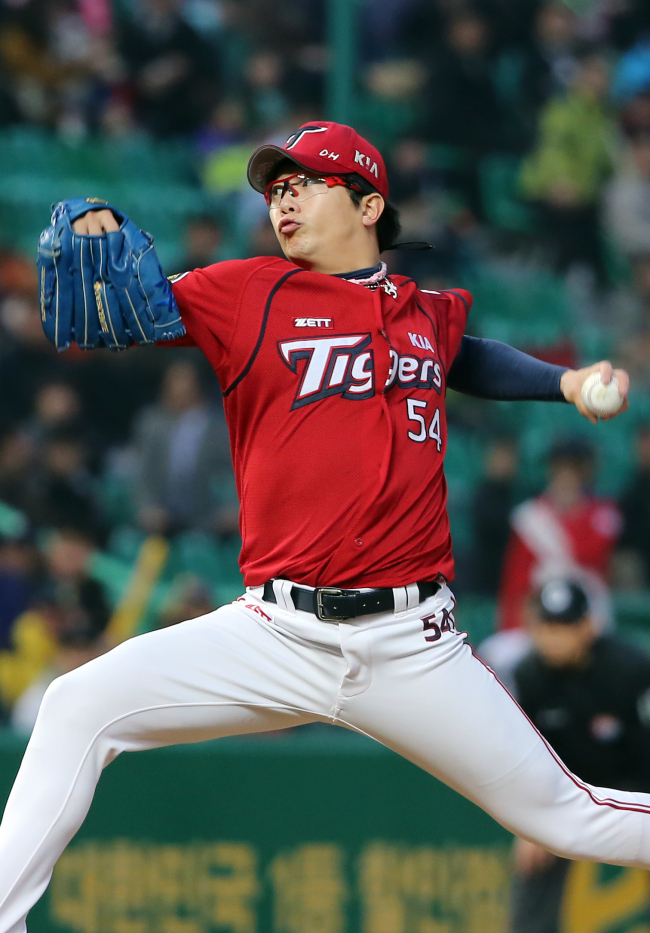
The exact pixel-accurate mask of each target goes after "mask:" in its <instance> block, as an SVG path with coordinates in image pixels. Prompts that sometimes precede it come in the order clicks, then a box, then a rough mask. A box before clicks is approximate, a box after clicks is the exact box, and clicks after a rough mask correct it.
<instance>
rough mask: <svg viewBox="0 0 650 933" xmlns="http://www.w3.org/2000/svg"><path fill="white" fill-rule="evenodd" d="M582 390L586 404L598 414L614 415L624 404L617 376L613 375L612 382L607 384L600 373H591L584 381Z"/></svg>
mask: <svg viewBox="0 0 650 933" xmlns="http://www.w3.org/2000/svg"><path fill="white" fill-rule="evenodd" d="M581 391H582V401H583V402H584V403H585V406H586V407H587V408H588V409H589V411H593V412H594V414H596V415H612V414H614V412H615V411H618V410H619V408H620V407H621V405H622V404H623V396H622V395H620V394H619V391H618V379H617V378H616V376H612V380H611V382H608V383H607V384H605V383H604V382H603V378H602V375H601V374H600V373H591V375H589V376H587V378H586V379H585V381H584V382H583V383H582V390H581Z"/></svg>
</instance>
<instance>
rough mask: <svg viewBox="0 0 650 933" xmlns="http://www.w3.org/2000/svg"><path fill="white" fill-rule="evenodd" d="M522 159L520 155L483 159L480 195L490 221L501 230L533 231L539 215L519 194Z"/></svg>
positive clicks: (504, 155)
mask: <svg viewBox="0 0 650 933" xmlns="http://www.w3.org/2000/svg"><path fill="white" fill-rule="evenodd" d="M520 164H521V160H520V158H519V157H518V156H515V155H511V154H508V153H505V154H493V155H489V156H485V157H484V158H483V159H482V160H481V164H480V168H479V176H480V182H481V198H482V201H483V209H484V211H485V215H486V217H487V220H488V221H489V222H490V223H491V224H492V225H493V226H494V227H496V228H497V229H498V230H504V231H507V232H509V233H523V234H530V233H534V232H535V231H536V229H537V215H536V213H535V211H534V210H533V208H531V207H529V206H528V205H527V204H524V203H523V202H522V201H521V199H520V198H519V197H518V195H517V183H518V177H519V169H520Z"/></svg>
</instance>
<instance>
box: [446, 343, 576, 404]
mask: <svg viewBox="0 0 650 933" xmlns="http://www.w3.org/2000/svg"><path fill="white" fill-rule="evenodd" d="M566 370H567V367H566V366H555V365H553V364H552V363H544V362H542V360H536V359H535V357H533V356H529V355H528V354H527V353H522V352H521V350H515V348H514V347H510V346H508V344H506V343H499V341H498V340H484V339H483V338H481V337H468V336H464V337H463V339H462V341H461V344H460V350H459V351H458V355H457V356H456V359H455V360H454V362H453V363H452V366H451V369H450V370H449V374H448V376H447V385H448V387H449V388H450V389H455V390H456V392H462V393H463V394H464V395H474V396H477V397H478V398H488V399H495V400H500V401H504V400H511V401H530V400H537V401H542V402H564V401H566V399H565V398H564V396H563V395H562V393H561V391H560V378H561V377H562V373H564V372H566Z"/></svg>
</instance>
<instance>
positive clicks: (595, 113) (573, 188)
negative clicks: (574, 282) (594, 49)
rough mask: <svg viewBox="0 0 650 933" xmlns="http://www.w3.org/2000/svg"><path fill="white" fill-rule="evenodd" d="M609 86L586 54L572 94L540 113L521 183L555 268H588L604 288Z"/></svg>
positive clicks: (601, 63)
mask: <svg viewBox="0 0 650 933" xmlns="http://www.w3.org/2000/svg"><path fill="white" fill-rule="evenodd" d="M608 86H609V67H608V64H607V61H606V60H605V58H604V57H603V56H602V55H600V54H595V53H590V54H588V55H585V56H583V57H582V58H581V59H580V61H579V66H578V69H577V71H576V74H575V77H574V79H573V81H572V83H571V85H570V87H569V89H568V91H567V92H566V93H565V94H562V95H560V96H558V97H554V98H552V99H551V100H550V101H549V102H548V103H547V104H546V106H545V107H544V108H543V110H542V111H541V114H540V118H539V126H538V138H537V143H536V145H535V147H534V149H533V151H532V152H531V153H530V154H529V155H528V157H527V158H526V159H525V160H524V163H523V166H522V170H521V179H520V181H521V188H522V191H523V193H524V195H525V196H526V197H527V198H529V199H530V200H531V201H534V202H536V203H537V204H538V205H539V207H540V210H541V213H542V217H543V219H544V226H545V228H546V234H547V240H548V245H549V249H550V253H551V257H552V260H553V264H554V266H555V268H556V270H557V271H559V272H563V271H566V270H567V269H568V268H570V267H571V266H573V265H575V264H583V265H587V266H590V267H591V268H592V269H593V270H594V272H595V273H596V276H597V278H598V281H599V282H600V283H601V284H604V283H605V281H606V276H605V270H604V263H603V256H602V249H601V243H600V230H599V222H598V207H599V202H600V198H601V194H602V191H603V188H604V185H605V183H606V181H607V179H608V177H609V176H610V174H611V173H612V171H613V162H614V153H615V150H616V142H617V137H616V127H615V123H614V120H613V118H612V116H611V115H610V113H609V110H608V106H607V92H608Z"/></svg>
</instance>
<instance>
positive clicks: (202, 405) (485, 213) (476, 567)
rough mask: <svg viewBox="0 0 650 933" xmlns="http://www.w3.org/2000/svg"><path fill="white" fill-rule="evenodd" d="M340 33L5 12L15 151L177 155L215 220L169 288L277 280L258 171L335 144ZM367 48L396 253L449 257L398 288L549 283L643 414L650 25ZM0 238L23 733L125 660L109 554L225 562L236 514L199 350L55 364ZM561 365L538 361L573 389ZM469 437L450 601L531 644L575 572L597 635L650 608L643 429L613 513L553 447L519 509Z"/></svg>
mask: <svg viewBox="0 0 650 933" xmlns="http://www.w3.org/2000/svg"><path fill="white" fill-rule="evenodd" d="M327 14H328V3H327V2H326V0H284V2H282V3H277V2H271V0H112V2H111V0H0V138H1V137H2V134H3V133H5V134H10V133H11V132H13V131H14V130H15V128H16V127H18V128H25V127H28V128H29V127H36V128H41V130H42V131H43V132H46V133H48V134H50V135H49V138H51V139H52V140H57V141H59V142H60V141H61V140H63V141H65V142H66V144H68V145H70V146H71V147H74V146H75V145H77V144H79V143H80V142H81V141H83V140H87V139H98V140H102V141H103V142H104V143H105V144H108V145H110V143H111V141H119V140H125V139H127V140H128V139H132V138H137V139H146V140H149V141H153V144H154V145H155V144H160V145H163V144H164V143H167V142H169V141H170V140H175V141H177V142H180V143H182V145H183V146H184V147H185V151H186V152H187V153H189V155H190V163H191V165H192V166H193V175H192V178H191V180H190V183H191V184H192V185H194V186H195V188H196V189H197V190H199V191H201V192H202V193H203V194H204V195H205V205H206V209H205V211H204V212H201V213H195V214H192V215H191V216H189V217H188V218H187V224H186V229H185V231H184V239H183V242H182V243H181V242H180V241H179V243H178V253H177V255H176V257H175V258H174V260H173V262H170V263H169V268H168V270H167V271H168V272H170V273H171V272H182V271H185V270H187V269H192V268H196V267H201V266H205V265H208V264H210V263H212V262H215V261H218V260H220V259H224V258H231V257H232V256H234V255H239V256H247V255H248V256H250V255H256V254H275V253H277V252H278V247H277V243H276V242H275V240H274V237H273V234H272V230H271V228H270V225H269V224H268V220H267V218H266V210H265V205H264V203H263V199H262V198H260V197H259V196H258V195H256V194H255V193H254V192H251V191H250V189H248V188H247V186H246V182H245V166H246V162H247V160H248V157H249V155H250V152H251V151H252V149H253V148H254V147H255V146H256V145H257V144H259V142H260V141H262V140H266V141H275V142H278V143H282V142H284V140H285V139H286V137H287V136H288V135H289V133H290V132H292V131H293V130H295V129H296V127H297V126H299V125H300V124H301V123H303V122H305V121H307V120H317V119H324V118H327V116H328V114H327V113H326V106H327V81H328V74H329V70H330V69H331V68H332V67H335V65H333V64H332V54H331V48H330V46H329V45H328V26H327ZM357 32H358V35H357V41H356V55H357V57H358V61H357V69H356V79H355V80H356V83H355V88H354V95H353V102H352V107H353V113H352V114H351V115H350V120H351V122H354V124H355V126H356V127H357V128H358V129H359V131H360V132H362V133H363V134H365V135H367V136H368V137H369V138H370V139H371V140H372V141H373V142H374V143H375V144H376V145H378V146H379V147H380V148H381V150H382V152H383V153H384V154H385V156H386V159H387V163H388V166H389V173H390V181H391V198H392V200H393V201H394V203H395V204H396V205H397V206H398V207H399V209H400V211H401V216H402V221H403V227H404V236H403V239H405V240H422V239H424V240H427V241H429V242H430V243H432V244H433V245H434V247H435V248H434V249H433V250H431V251H429V252H410V253H407V252H401V253H397V252H394V253H390V254H386V256H385V257H384V258H386V260H387V262H388V263H389V267H390V269H391V270H393V271H395V272H401V273H406V274H411V275H414V276H415V277H416V278H417V280H418V281H419V283H420V285H421V286H422V287H425V288H426V287H429V288H431V287H433V288H436V287H440V286H442V287H445V286H447V285H452V284H453V285H459V284H468V285H469V286H470V287H471V283H472V280H473V279H475V278H476V277H477V276H480V274H481V272H482V270H485V269H490V268H498V269H502V270H503V269H509V270H512V269H519V270H520V271H521V270H524V273H525V275H529V274H530V275H531V276H534V275H535V274H537V272H538V271H546V272H548V273H549V274H552V275H555V276H557V277H559V278H558V281H561V282H562V283H565V284H567V287H568V288H569V293H570V294H571V295H572V296H573V297H574V298H575V299H576V301H575V305H574V308H573V311H572V313H573V314H574V315H575V316H576V317H577V318H578V319H579V321H580V322H582V323H584V321H588V322H589V323H591V324H593V326H595V327H597V328H598V329H599V332H600V333H601V334H602V335H604V339H605V341H606V351H607V354H608V355H610V356H611V357H612V359H614V361H615V362H616V363H618V364H619V365H624V366H626V367H627V368H628V369H629V370H630V372H631V376H632V380H633V385H634V386H635V392H636V393H638V397H640V396H643V394H644V393H645V394H646V395H648V393H650V5H649V4H648V3H647V0H571V2H566V3H565V2H562V0H366V2H360V3H359V4H358V10H357ZM27 168H28V167H27ZM1 219H2V218H0V220H1ZM136 219H137V218H136ZM0 230H1V231H2V244H3V245H1V246H0V707H1V709H2V711H3V712H2V715H4V716H5V717H12V716H13V721H14V722H15V723H16V724H18V725H20V724H23V725H25V724H26V723H28V722H29V721H30V719H31V717H32V715H33V711H34V709H35V708H36V707H37V705H38V698H39V696H40V695H42V690H43V689H44V685H45V686H46V684H47V682H48V679H49V678H51V677H53V676H55V674H56V673H57V672H59V671H61V670H65V669H68V668H69V666H74V665H75V664H77V663H81V661H83V660H84V659H86V658H88V657H91V656H93V654H94V653H98V652H100V651H102V650H105V648H106V647H107V646H108V645H110V644H112V643H114V641H115V638H116V637H117V636H116V635H115V632H114V630H113V629H112V627H111V626H112V625H113V624H114V619H115V613H116V611H117V609H116V606H117V604H118V602H119V600H116V598H115V594H114V593H112V592H111V589H110V586H109V585H108V584H107V583H106V581H105V580H104V582H102V574H101V573H97V572H95V569H96V568H95V564H96V561H95V555H96V554H97V553H104V554H113V555H117V556H118V557H122V558H124V560H125V561H127V556H126V552H127V551H129V548H128V547H125V544H124V542H125V541H127V542H128V541H131V542H133V541H135V542H136V544H135V545H134V546H133V547H132V548H131V550H130V551H129V555H130V559H131V560H134V559H135V557H136V556H137V553H138V550H137V545H138V543H139V542H141V541H142V540H145V539H146V538H147V536H162V537H163V538H165V539H166V540H168V541H170V542H178V541H181V542H188V541H189V542H190V544H191V542H192V541H196V540H199V539H200V540H202V541H204V542H205V541H208V542H212V545H214V547H215V548H216V551H214V553H216V554H218V553H222V552H221V551H219V548H222V550H223V549H225V550H224V551H223V552H224V553H225V552H228V553H230V551H233V549H234V550H236V544H237V536H238V531H237V521H238V503H237V496H236V491H235V488H234V479H233V473H232V466H231V462H230V454H229V447H228V437H227V430H226V426H225V422H224V417H223V410H222V405H221V399H220V396H219V390H218V385H217V383H216V380H215V379H214V377H213V374H212V372H211V370H210V368H209V366H208V365H207V363H206V362H205V361H204V360H203V359H202V357H201V355H200V354H198V351H197V352H194V351H192V350H180V349H175V350H169V349H163V348H160V349H151V350H150V349H148V348H147V349H137V350H134V351H131V352H129V353H127V354H110V353H94V354H84V353H82V352H80V351H75V350H71V351H69V352H67V353H65V354H62V355H57V354H56V352H55V351H54V350H53V348H52V347H51V346H50V345H49V344H48V343H47V342H46V341H45V339H44V337H43V334H42V331H41V326H40V320H39V313H38V283H37V280H36V275H35V269H34V265H33V261H32V257H31V256H28V257H25V256H24V255H22V254H21V252H20V251H19V250H18V249H17V248H16V246H15V244H14V243H13V242H12V238H11V229H10V226H8V225H7V224H6V223H4V224H0ZM153 233H154V234H155V233H156V230H153ZM529 313H530V312H529V311H528V309H527V308H525V307H521V309H520V317H521V319H522V320H523V319H525V317H526V314H529ZM487 336H490V334H487ZM572 339H573V338H571V339H569V341H568V343H569V346H568V348H567V345H566V344H567V340H566V339H565V338H563V340H564V343H562V345H561V346H560V345H559V344H558V345H555V346H553V345H550V344H549V345H548V346H545V347H542V348H539V347H538V348H537V350H538V351H539V352H540V355H543V356H544V357H545V358H548V359H553V360H554V361H558V362H565V361H566V362H567V363H569V364H573V363H576V364H577V363H579V362H580V360H581V355H582V354H583V353H584V352H585V351H584V350H583V348H581V347H580V346H579V345H577V344H576V343H575V341H573V342H572ZM551 343H552V341H551ZM481 411H485V409H481ZM473 412H474V409H472V408H470V409H468V411H467V412H465V411H464V409H463V403H462V401H461V402H458V400H455V401H454V404H453V410H452V412H451V418H450V421H451V425H452V428H451V430H452V432H453V431H454V430H455V426H458V425H460V427H461V428H462V430H465V431H466V430H471V431H474V432H475V433H476V435H477V436H478V438H479V443H480V446H481V448H482V449H483V451H484V455H485V462H484V468H483V476H482V478H481V479H480V481H479V483H478V485H477V486H476V487H475V488H474V489H473V490H468V491H467V494H466V496H465V498H466V499H467V500H468V501H469V502H470V509H469V512H470V526H471V527H470V538H471V540H470V541H469V543H468V544H467V546H466V547H465V548H464V550H463V549H462V548H460V550H461V552H462V553H460V558H461V559H460V568H459V569H460V573H459V579H458V589H459V590H460V591H461V592H466V593H474V594H476V595H477V596H480V597H482V598H485V599H486V600H493V601H495V602H496V605H497V619H498V625H499V627H500V629H502V630H503V631H504V632H511V633H512V632H514V633H516V632H517V631H520V632H521V631H522V629H523V625H524V615H525V605H526V600H527V598H528V595H529V593H530V592H531V590H533V589H535V588H539V587H540V586H542V585H544V582H545V581H546V580H548V579H550V578H552V577H554V576H556V575H557V573H558V570H559V569H564V571H567V570H568V569H570V570H571V574H572V576H573V577H574V578H577V579H579V580H580V581H581V584H582V585H584V586H585V587H586V589H587V590H588V591H589V593H590V597H591V599H592V602H593V612H594V615H595V617H596V618H597V620H598V624H599V625H602V626H603V627H604V630H606V629H607V626H611V625H612V624H613V615H614V611H613V608H612V602H611V599H610V595H609V588H610V587H611V586H612V585H614V586H616V587H619V588H626V589H628V590H634V591H642V590H644V589H648V588H650V534H649V533H648V532H649V529H650V422H649V423H648V424H643V423H640V424H637V425H635V428H634V432H635V433H634V437H633V439H632V450H631V452H630V457H631V463H632V466H631V469H630V470H629V471H628V475H627V476H626V478H625V482H624V483H623V484H622V486H621V488H620V489H619V490H618V495H617V497H610V498H604V497H602V496H599V495H596V494H595V492H594V479H595V474H596V468H597V466H598V463H597V460H598V456H599V452H598V451H597V450H596V449H595V448H592V447H590V446H589V445H588V444H586V443H583V442H582V441H581V440H579V439H577V438H575V437H566V436H557V437H550V436H549V438H548V445H547V452H548V474H547V480H546V484H545V485H542V484H539V488H536V489H531V488H530V486H526V484H525V483H523V484H522V482H521V476H522V469H523V466H522V458H521V451H520V449H519V445H518V438H517V436H516V435H509V436H506V437H501V436H496V438H495V434H494V431H493V430H492V429H493V427H494V424H495V418H494V417H492V416H490V418H488V419H487V421H486V423H487V424H488V426H489V430H486V428H485V426H484V425H483V426H482V424H481V420H482V415H481V416H480V417H478V418H477V417H476V415H475V414H473ZM601 456H602V452H601ZM452 519H453V514H452ZM585 529H588V534H586V533H585ZM129 535H130V536H131V537H129ZM192 536H194V537H192ZM197 536H198V537H197ZM201 536H202V537H201ZM185 546H186V545H185V544H182V547H185ZM191 546H192V547H193V546H194V545H191ZM187 547H190V545H187ZM229 549H230V550H229ZM190 550H191V547H190ZM192 553H194V552H192ZM127 563H128V561H127ZM94 568H95V569H94ZM209 584H210V581H209V580H206V579H205V575H204V576H203V577H201V575H200V574H196V575H191V574H190V575H189V576H188V577H187V578H184V580H183V581H182V585H181V586H180V589H179V588H178V587H177V588H176V589H173V588H172V590H171V591H170V594H169V598H168V599H167V601H166V602H165V601H164V600H163V602H162V603H161V605H160V606H159V607H158V610H157V611H156V614H155V618H154V624H160V625H162V624H170V623H172V622H174V621H180V620H181V619H182V618H184V617H186V616H190V615H197V614H199V612H200V611H208V610H209V609H210V608H213V607H214V606H215V605H216V604H217V603H218V601H219V594H218V593H216V592H215V589H214V588H210V585H209ZM515 642H516V637H515V639H514V641H513V640H512V639H511V640H510V642H509V644H510V645H511V646H512V645H514V644H515ZM508 650H510V649H508ZM513 650H514V649H513ZM515 653H516V652H515ZM513 657H514V655H513Z"/></svg>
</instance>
